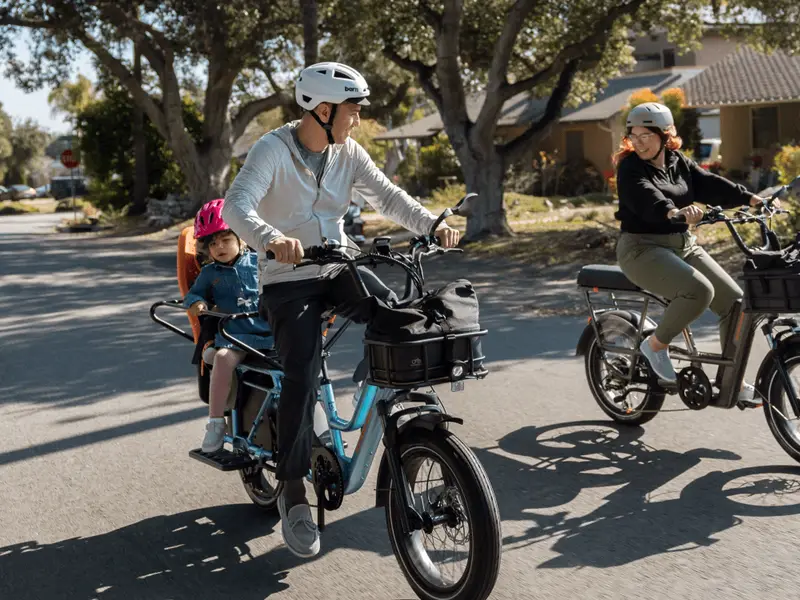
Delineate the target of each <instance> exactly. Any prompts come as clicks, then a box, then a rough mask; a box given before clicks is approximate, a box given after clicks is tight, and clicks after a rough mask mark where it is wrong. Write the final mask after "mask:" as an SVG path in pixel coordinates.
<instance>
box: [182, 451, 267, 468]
mask: <svg viewBox="0 0 800 600" xmlns="http://www.w3.org/2000/svg"><path fill="white" fill-rule="evenodd" d="M189 456H191V457H192V458H194V459H195V460H199V461H200V462H201V463H205V464H207V465H211V466H212V467H214V468H215V469H219V470H220V471H241V470H242V469H246V468H247V467H252V466H255V465H256V464H257V462H256V461H255V460H253V459H252V458H251V457H250V456H248V455H247V454H234V453H233V452H231V451H230V450H224V449H223V450H217V451H216V452H203V451H202V450H201V449H200V448H197V449H196V450H192V451H190V452H189Z"/></svg>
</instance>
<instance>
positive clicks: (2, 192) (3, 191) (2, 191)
mask: <svg viewBox="0 0 800 600" xmlns="http://www.w3.org/2000/svg"><path fill="white" fill-rule="evenodd" d="M3 200H11V190H9V189H8V188H6V187H3V186H2V185H0V202H2V201H3Z"/></svg>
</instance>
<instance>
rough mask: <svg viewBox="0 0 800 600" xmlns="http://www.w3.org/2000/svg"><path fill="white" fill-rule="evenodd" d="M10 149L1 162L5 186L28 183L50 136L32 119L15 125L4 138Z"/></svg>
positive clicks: (0, 169) (0, 168)
mask: <svg viewBox="0 0 800 600" xmlns="http://www.w3.org/2000/svg"><path fill="white" fill-rule="evenodd" d="M6 139H7V140H8V143H9V145H10V147H11V151H10V153H8V154H7V156H6V158H5V159H4V160H3V161H2V162H3V167H0V171H5V177H4V180H5V184H6V185H13V184H16V183H28V178H29V176H30V175H31V174H32V171H33V169H34V167H35V164H34V163H35V161H36V159H37V158H39V157H41V156H42V155H43V154H44V150H45V147H46V146H47V142H48V141H49V139H50V136H49V135H48V134H47V132H46V131H44V130H43V129H42V128H41V127H39V125H38V124H37V123H36V121H34V120H33V119H25V120H24V121H20V122H18V123H15V124H13V125H12V127H11V131H10V133H9V135H8V137H7V138H6Z"/></svg>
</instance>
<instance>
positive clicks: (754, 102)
mask: <svg viewBox="0 0 800 600" xmlns="http://www.w3.org/2000/svg"><path fill="white" fill-rule="evenodd" d="M683 90H684V92H685V94H686V103H687V104H688V105H689V106H692V107H695V108H717V109H719V111H720V137H721V139H722V149H721V152H722V166H723V167H725V168H726V169H728V170H730V169H736V170H741V171H748V170H750V168H752V167H759V166H762V167H763V168H765V169H768V168H769V167H770V166H771V165H772V161H773V158H774V156H775V153H776V151H777V150H778V148H779V146H781V145H783V144H790V143H795V144H797V143H800V56H789V55H787V54H784V53H783V52H775V53H774V54H771V55H765V54H761V53H759V52H756V51H755V50H753V49H752V48H749V47H742V48H741V49H739V50H738V51H736V52H735V53H733V54H730V55H729V56H726V57H725V58H723V59H722V60H720V61H719V62H717V63H715V64H714V65H712V66H710V67H709V68H708V69H706V70H705V71H703V73H701V74H700V75H698V76H697V77H694V78H692V79H691V80H690V81H687V82H686V83H685V84H684V85H683Z"/></svg>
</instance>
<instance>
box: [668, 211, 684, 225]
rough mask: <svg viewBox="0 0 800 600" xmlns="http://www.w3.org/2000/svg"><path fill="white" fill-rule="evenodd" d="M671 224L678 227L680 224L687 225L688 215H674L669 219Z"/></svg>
mask: <svg viewBox="0 0 800 600" xmlns="http://www.w3.org/2000/svg"><path fill="white" fill-rule="evenodd" d="M669 222H670V223H672V224H674V225H677V224H679V223H686V215H683V214H680V215H674V216H672V217H670V218H669Z"/></svg>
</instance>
